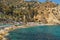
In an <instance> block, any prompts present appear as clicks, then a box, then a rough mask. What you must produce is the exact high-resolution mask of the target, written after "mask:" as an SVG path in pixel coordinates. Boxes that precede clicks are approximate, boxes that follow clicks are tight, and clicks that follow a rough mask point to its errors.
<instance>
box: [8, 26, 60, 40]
mask: <svg viewBox="0 0 60 40" xmlns="http://www.w3.org/2000/svg"><path fill="white" fill-rule="evenodd" d="M47 28H48V27H34V28H24V29H17V30H14V31H11V32H9V33H10V34H9V35H8V36H7V38H8V39H9V40H60V36H56V35H54V34H52V33H49V32H48V31H47V30H48V29H49V28H48V29H47ZM53 29H54V28H53ZM55 29H56V28H55ZM55 29H54V30H55Z"/></svg>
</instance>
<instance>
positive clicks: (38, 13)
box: [0, 0, 60, 24]
mask: <svg viewBox="0 0 60 40" xmlns="http://www.w3.org/2000/svg"><path fill="white" fill-rule="evenodd" d="M59 8H60V6H59V5H57V4H56V3H53V2H50V1H48V2H44V3H41V2H36V1H24V0H1V1H0V22H7V23H9V22H13V21H15V22H24V23H27V22H38V23H40V24H60V18H59V17H60V13H59V11H60V9H59ZM9 20H10V21H9Z"/></svg>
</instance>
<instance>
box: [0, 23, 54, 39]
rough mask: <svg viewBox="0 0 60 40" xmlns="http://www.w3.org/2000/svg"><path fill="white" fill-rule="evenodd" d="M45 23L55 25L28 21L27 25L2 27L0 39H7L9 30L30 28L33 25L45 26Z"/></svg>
mask: <svg viewBox="0 0 60 40" xmlns="http://www.w3.org/2000/svg"><path fill="white" fill-rule="evenodd" d="M45 25H54V24H38V23H33V22H32V23H28V24H25V25H21V26H18V25H11V26H10V27H4V28H2V29H0V40H7V38H5V36H6V35H8V33H9V31H13V30H15V29H19V28H28V27H33V26H45ZM0 28H1V27H0Z"/></svg>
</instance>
